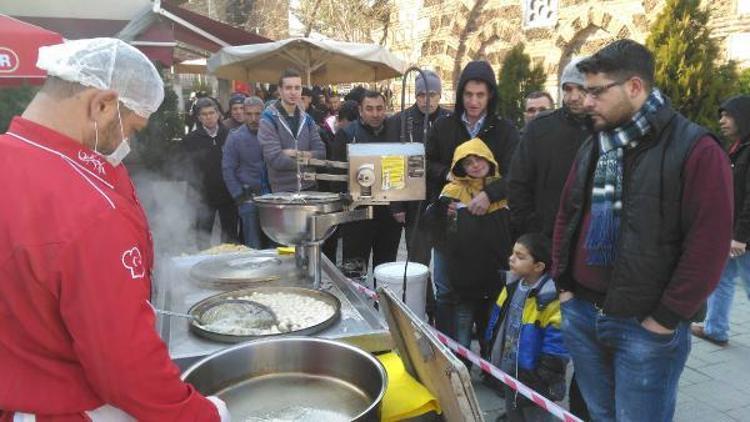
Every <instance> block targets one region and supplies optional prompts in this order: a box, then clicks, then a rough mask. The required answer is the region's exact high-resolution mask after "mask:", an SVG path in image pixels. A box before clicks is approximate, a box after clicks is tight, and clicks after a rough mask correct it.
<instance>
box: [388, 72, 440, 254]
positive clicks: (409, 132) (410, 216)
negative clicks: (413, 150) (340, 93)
mask: <svg viewBox="0 0 750 422" xmlns="http://www.w3.org/2000/svg"><path fill="white" fill-rule="evenodd" d="M423 72H424V73H425V76H426V79H427V80H426V81H425V80H424V78H422V75H421V74H420V75H418V76H417V79H416V81H415V92H416V94H417V101H416V103H414V105H412V106H411V107H409V108H407V109H406V110H404V111H403V112H398V113H396V114H394V115H393V116H391V117H390V118H389V120H390V121H391V122H392V125H393V127H395V128H396V129H397V130H399V133H400V130H401V116H404V118H405V119H406V139H407V140H408V141H410V142H420V143H423V142H424V117H425V114H427V115H428V121H427V125H428V126H427V130H428V132H429V131H430V130H431V129H432V126H433V125H434V124H435V122H436V121H437V120H438V119H441V118H444V117H448V116H450V114H451V113H450V111H448V110H447V109H445V108H443V107H440V95H441V93H442V87H441V81H440V77H439V76H438V75H437V74H436V73H435V72H433V71H431V70H424V71H423ZM428 96H429V97H430V109H429V110H427V97H428ZM427 203H428V202H427V201H424V202H423V206H422V209H421V210H420V209H419V201H410V202H395V203H393V204H391V212H392V213H393V216H394V218H395V219H396V221H398V222H399V223H401V224H404V225H405V228H406V245H407V248H408V250H409V260H411V261H414V262H419V263H421V264H424V265H427V266H429V265H430V258H431V257H430V255H431V245H430V243H429V241H428V239H427V234H426V233H425V232H424V231H417V232H416V235H415V234H414V233H415V230H416V220H417V214H419V212H421V211H424V208H426V206H427Z"/></svg>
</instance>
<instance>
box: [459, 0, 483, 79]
mask: <svg viewBox="0 0 750 422" xmlns="http://www.w3.org/2000/svg"><path fill="white" fill-rule="evenodd" d="M486 5H487V0H477V1H476V3H474V6H472V7H471V10H470V11H469V15H468V16H467V17H466V25H464V28H463V29H462V30H461V34H460V35H459V37H458V49H457V50H456V57H455V58H454V59H453V89H456V85H457V84H458V78H459V77H460V76H461V68H462V64H463V59H464V56H465V55H466V41H467V40H468V39H469V36H470V35H471V34H472V33H474V32H475V31H476V30H477V27H478V21H479V18H480V17H481V15H482V9H484V6H486Z"/></svg>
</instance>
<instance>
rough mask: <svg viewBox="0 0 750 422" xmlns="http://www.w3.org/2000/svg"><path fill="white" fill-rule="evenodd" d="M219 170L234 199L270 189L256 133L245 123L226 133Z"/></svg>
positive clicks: (247, 197) (240, 198) (258, 193)
mask: <svg viewBox="0 0 750 422" xmlns="http://www.w3.org/2000/svg"><path fill="white" fill-rule="evenodd" d="M222 171H223V174H224V182H225V184H226V185H227V189H228V190H229V193H230V194H231V195H232V197H233V198H234V199H235V201H238V202H239V201H243V200H247V199H250V195H261V194H263V193H268V192H270V191H271V188H270V186H269V185H268V175H267V173H266V166H265V163H264V162H263V150H262V148H261V146H260V142H259V141H258V133H257V132H252V131H250V129H249V128H248V127H247V125H242V126H240V127H238V128H237V129H235V130H233V131H231V133H230V134H229V136H227V142H226V144H225V145H224V157H223V160H222Z"/></svg>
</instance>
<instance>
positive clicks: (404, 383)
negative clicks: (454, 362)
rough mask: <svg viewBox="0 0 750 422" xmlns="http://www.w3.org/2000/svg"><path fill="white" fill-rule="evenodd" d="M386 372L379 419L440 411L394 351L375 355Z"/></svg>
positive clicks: (410, 416) (389, 420) (402, 417)
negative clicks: (386, 376) (386, 382)
mask: <svg viewBox="0 0 750 422" xmlns="http://www.w3.org/2000/svg"><path fill="white" fill-rule="evenodd" d="M377 358H378V360H380V362H381V363H382V364H383V366H385V370H386V372H387V373H388V388H387V389H386V390H385V397H384V398H383V407H382V409H381V417H380V420H381V421H383V422H391V421H400V420H403V419H407V418H413V417H416V416H419V415H423V414H425V413H427V412H430V411H435V412H437V413H441V410H440V404H439V403H438V401H437V399H436V398H435V396H433V395H432V393H430V392H429V390H427V388H425V386H424V385H422V384H420V383H419V382H417V380H415V379H414V378H413V377H412V376H411V375H409V373H408V372H406V368H404V363H403V362H402V361H401V358H400V357H399V356H398V355H397V354H396V353H394V352H390V353H385V354H382V355H378V356H377Z"/></svg>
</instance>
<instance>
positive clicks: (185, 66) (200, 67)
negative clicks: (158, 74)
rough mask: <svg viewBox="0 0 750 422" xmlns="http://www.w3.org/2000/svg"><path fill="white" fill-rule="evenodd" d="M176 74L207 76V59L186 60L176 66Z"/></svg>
mask: <svg viewBox="0 0 750 422" xmlns="http://www.w3.org/2000/svg"><path fill="white" fill-rule="evenodd" d="M174 72H175V73H182V74H195V75H205V74H206V72H207V69H206V59H191V60H184V61H181V62H179V63H175V65H174Z"/></svg>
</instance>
